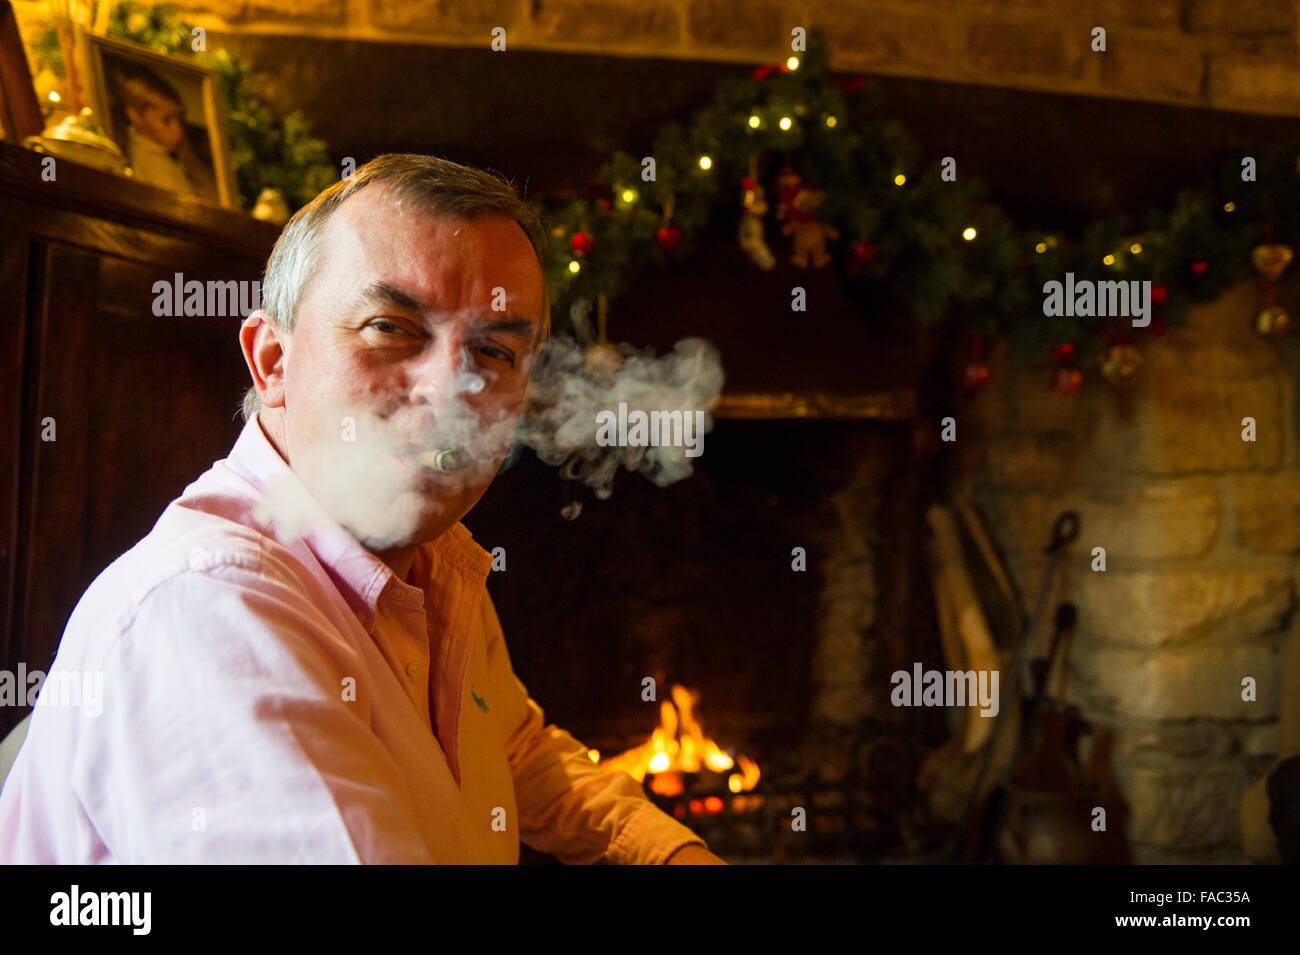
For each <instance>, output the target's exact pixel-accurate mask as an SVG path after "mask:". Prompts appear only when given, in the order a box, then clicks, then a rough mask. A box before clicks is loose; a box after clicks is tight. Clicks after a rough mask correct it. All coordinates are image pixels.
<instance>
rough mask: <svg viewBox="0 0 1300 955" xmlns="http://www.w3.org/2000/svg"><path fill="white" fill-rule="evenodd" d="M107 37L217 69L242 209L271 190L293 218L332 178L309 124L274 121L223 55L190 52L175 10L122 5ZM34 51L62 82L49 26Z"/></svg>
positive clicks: (294, 116)
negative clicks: (276, 193)
mask: <svg viewBox="0 0 1300 955" xmlns="http://www.w3.org/2000/svg"><path fill="white" fill-rule="evenodd" d="M108 32H109V35H110V36H113V37H117V38H119V39H123V40H129V41H131V42H133V43H139V44H141V45H142V46H147V47H149V48H150V49H153V50H157V51H159V52H161V53H171V54H176V55H180V56H185V57H193V58H194V59H195V60H196V61H197V62H199V63H201V64H203V65H205V66H211V67H213V68H214V69H215V70H216V72H217V76H218V79H219V85H220V87H221V99H222V102H223V104H224V105H225V109H226V125H227V129H228V131H229V134H230V152H231V159H232V161H233V163H234V165H235V175H236V179H237V181H238V185H239V198H240V204H241V205H242V206H243V208H244V209H246V210H251V209H252V208H253V206H254V205H255V204H256V203H257V197H258V195H260V194H261V192H262V190H263V189H267V188H271V189H278V190H280V192H281V194H283V196H284V198H285V201H286V202H287V203H288V204H289V209H290V211H293V210H295V209H298V208H300V207H301V206H304V205H306V204H307V203H308V202H310V201H311V199H312V198H313V197H314V196H315V195H316V194H317V193H318V192H320V191H321V190H322V189H324V188H325V187H326V186H328V185H330V184H331V183H333V182H335V181H336V180H337V179H338V173H337V170H336V169H335V168H334V166H333V165H331V164H330V162H329V154H328V152H327V151H326V145H325V143H324V142H323V141H322V140H320V139H317V138H316V137H314V136H312V134H311V124H310V123H309V122H308V121H307V120H306V119H305V118H304V117H303V116H302V114H301V113H299V112H294V113H291V114H289V115H288V116H285V117H283V118H282V119H281V118H277V117H276V116H275V114H274V113H273V112H272V111H271V109H270V108H269V107H268V106H267V105H266V103H265V102H263V101H262V99H261V98H260V97H259V96H258V95H257V94H256V92H254V90H253V88H252V83H251V82H250V80H249V71H248V67H247V66H246V65H245V64H244V63H243V62H241V61H240V60H239V59H238V58H237V57H234V56H231V55H230V54H229V53H228V52H226V51H225V50H215V51H211V52H208V53H193V52H192V51H191V47H190V42H191V36H192V34H191V27H190V25H189V24H188V23H186V22H185V21H184V20H182V19H181V18H180V17H179V16H178V15H177V13H176V9H175V7H172V6H170V5H168V4H151V5H145V4H141V3H137V2H135V0H123V2H122V3H119V4H117V5H115V6H114V7H113V11H112V14H111V16H110V17H109V26H108ZM32 52H33V56H34V57H35V59H36V62H37V69H38V71H39V70H40V69H44V68H46V67H48V68H49V69H51V70H53V71H54V73H55V75H57V76H60V77H61V76H63V75H64V71H63V70H64V68H63V55H62V53H61V51H60V49H59V41H58V35H57V33H56V32H55V29H54V27H53V26H52V25H51V26H49V27H47V28H46V29H45V30H43V31H42V32H41V33H40V34H39V35H38V36H37V38H36V40H35V42H34V43H33V44H32Z"/></svg>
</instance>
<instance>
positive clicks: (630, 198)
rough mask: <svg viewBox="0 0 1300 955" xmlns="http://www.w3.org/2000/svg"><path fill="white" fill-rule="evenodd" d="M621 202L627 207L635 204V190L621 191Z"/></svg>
mask: <svg viewBox="0 0 1300 955" xmlns="http://www.w3.org/2000/svg"><path fill="white" fill-rule="evenodd" d="M623 201H624V202H626V203H627V204H628V205H631V204H632V203H634V202H636V190H635V189H624V190H623Z"/></svg>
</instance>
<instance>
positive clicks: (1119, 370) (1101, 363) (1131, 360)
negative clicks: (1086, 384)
mask: <svg viewBox="0 0 1300 955" xmlns="http://www.w3.org/2000/svg"><path fill="white" fill-rule="evenodd" d="M1097 365H1098V367H1099V368H1100V369H1101V376H1102V377H1103V378H1105V379H1106V380H1107V381H1108V382H1110V383H1111V384H1112V385H1123V384H1127V383H1128V382H1130V381H1132V380H1133V379H1134V378H1135V377H1136V376H1137V372H1138V369H1139V368H1141V367H1142V356H1141V354H1139V353H1138V350H1137V349H1136V348H1134V347H1133V346H1132V345H1130V344H1129V343H1128V342H1116V343H1115V344H1113V345H1107V346H1106V348H1105V349H1104V350H1103V351H1102V353H1101V354H1100V355H1098V356H1097Z"/></svg>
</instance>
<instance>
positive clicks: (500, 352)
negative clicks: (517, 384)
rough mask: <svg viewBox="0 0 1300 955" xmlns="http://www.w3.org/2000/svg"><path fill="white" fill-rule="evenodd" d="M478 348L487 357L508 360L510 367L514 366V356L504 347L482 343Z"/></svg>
mask: <svg viewBox="0 0 1300 955" xmlns="http://www.w3.org/2000/svg"><path fill="white" fill-rule="evenodd" d="M479 350H480V351H481V352H483V354H485V355H487V356H488V357H489V358H498V359H500V360H502V361H508V362H510V367H511V368H513V367H514V366H515V356H514V355H512V354H510V352H508V351H506V350H505V349H504V348H497V347H496V346H495V345H484V346H483V347H482V348H481V349H479Z"/></svg>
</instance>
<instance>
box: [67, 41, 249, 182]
mask: <svg viewBox="0 0 1300 955" xmlns="http://www.w3.org/2000/svg"><path fill="white" fill-rule="evenodd" d="M82 42H83V44H84V45H83V49H84V55H85V61H86V63H87V64H88V68H89V71H90V75H91V77H92V82H91V84H90V85H91V87H92V89H91V98H92V100H93V103H94V106H95V111H96V112H97V113H98V114H99V115H100V116H101V117H103V124H104V127H105V132H107V133H108V135H109V137H110V138H112V140H113V141H114V142H115V143H117V145H118V147H119V148H120V149H121V150H122V152H123V154H124V155H125V157H126V161H127V164H128V166H129V167H130V170H131V173H130V174H131V175H132V176H133V177H134V178H135V179H136V180H137V181H138V182H142V183H145V184H147V185H150V186H156V187H157V188H160V189H165V190H167V191H168V192H173V193H178V194H180V195H186V196H194V197H196V198H199V199H202V200H204V201H207V202H213V203H217V204H219V205H224V206H234V205H236V204H237V202H238V196H237V191H236V186H235V181H234V178H235V177H234V172H233V167H232V164H231V160H230V144H229V142H228V140H227V138H226V129H225V115H224V112H223V110H222V106H221V102H220V97H219V95H218V93H217V77H216V73H215V72H214V71H213V70H212V69H211V68H210V67H208V66H205V65H203V64H201V63H198V62H195V61H193V60H190V59H188V58H186V57H182V56H174V55H171V54H163V53H158V52H155V51H153V50H150V49H148V48H145V47H142V46H139V45H137V44H133V43H127V42H125V41H122V40H117V39H114V38H110V37H103V36H94V35H89V34H83V35H82Z"/></svg>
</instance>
